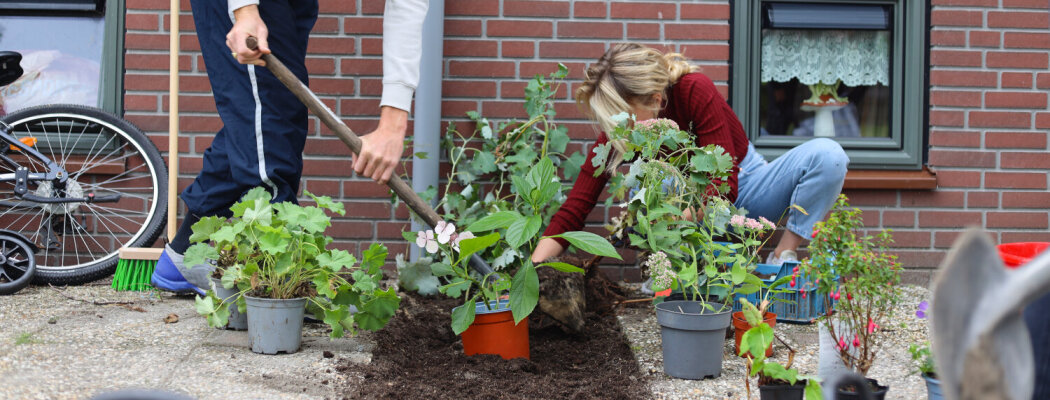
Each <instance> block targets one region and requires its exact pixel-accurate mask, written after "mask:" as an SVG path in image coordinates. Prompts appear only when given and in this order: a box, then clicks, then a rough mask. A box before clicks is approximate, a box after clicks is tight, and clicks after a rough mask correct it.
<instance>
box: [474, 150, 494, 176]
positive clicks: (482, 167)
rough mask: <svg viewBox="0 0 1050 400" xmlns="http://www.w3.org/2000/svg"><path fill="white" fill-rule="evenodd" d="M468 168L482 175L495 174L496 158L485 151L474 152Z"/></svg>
mask: <svg viewBox="0 0 1050 400" xmlns="http://www.w3.org/2000/svg"><path fill="white" fill-rule="evenodd" d="M470 166H471V168H474V169H475V170H477V171H478V172H480V173H483V174H488V173H492V172H496V156H494V155H493V154H492V153H490V152H487V151H479V152H475V153H474V160H473V161H471V162H470Z"/></svg>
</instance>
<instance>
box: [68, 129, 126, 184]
mask: <svg viewBox="0 0 1050 400" xmlns="http://www.w3.org/2000/svg"><path fill="white" fill-rule="evenodd" d="M117 136H119V135H113V136H111V137H110V138H109V140H107V141H106V143H105V144H103V145H102V148H100V149H99V150H98V153H95V154H93V155H91V157H90V158H86V159H85V161H84V164H83V165H90V164H91V162H93V161H95V158H96V157H98V155H99V154H102V152H103V151H104V150H105V149H106V146H109V143H110V142H112V141H113V139H115V138H116V137H117ZM96 142H97V141H96ZM91 150H94V146H92V148H91V149H90V150H88V154H91ZM83 174H84V169H83V168H81V169H80V171H77V174H76V175H74V176H73V179H77V178H80V175H83Z"/></svg>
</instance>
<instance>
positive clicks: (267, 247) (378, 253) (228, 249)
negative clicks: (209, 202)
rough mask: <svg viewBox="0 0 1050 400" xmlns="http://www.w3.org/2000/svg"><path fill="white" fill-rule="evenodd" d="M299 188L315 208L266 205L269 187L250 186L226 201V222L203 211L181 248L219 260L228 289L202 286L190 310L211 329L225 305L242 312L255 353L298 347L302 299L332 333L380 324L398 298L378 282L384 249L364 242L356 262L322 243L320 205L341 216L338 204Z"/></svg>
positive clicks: (197, 259) (191, 259)
mask: <svg viewBox="0 0 1050 400" xmlns="http://www.w3.org/2000/svg"><path fill="white" fill-rule="evenodd" d="M306 194H307V195H308V196H310V197H311V198H313V200H314V202H315V203H316V204H317V206H316V207H315V206H310V207H304V206H299V205H296V204H292V203H288V202H285V203H279V204H271V203H270V201H271V200H272V196H271V195H270V193H269V192H267V191H266V190H265V189H262V188H255V189H252V190H251V191H249V192H248V193H247V194H246V195H245V196H244V197H243V198H242V199H241V201H240V202H238V203H237V204H234V206H233V207H232V208H231V211H232V212H233V217H232V218H230V219H229V220H226V219H224V218H220V217H206V218H202V219H201V221H200V222H197V223H196V224H194V225H193V231H194V239H196V241H197V242H198V243H197V244H194V245H193V246H191V247H190V248H189V249H188V250H187V251H186V263H187V264H189V265H201V264H204V263H205V262H208V260H221V263H220V265H218V266H217V269H219V270H221V276H222V279H221V284H222V287H224V288H226V289H230V290H234V291H235V294H234V295H233V296H222V297H220V296H219V295H217V294H216V291H215V289H210V290H208V292H207V293H206V295H205V297H200V296H198V297H197V299H196V308H197V312H198V313H200V314H201V315H203V316H205V317H207V320H208V324H209V325H211V326H214V327H220V326H223V325H226V323H227V321H228V319H229V316H230V310H231V308H233V307H237V309H239V310H240V311H241V312H246V313H247V316H248V338H249V342H250V344H251V348H252V351H254V352H256V353H264V354H276V353H278V352H282V351H283V352H287V353H294V352H296V351H298V350H299V346H300V344H301V340H302V323H303V316H304V314H305V310H306V307H307V303H309V304H310V305H311V307H312V308H314V309H315V310H316V316H318V317H319V319H322V320H323V321H324V323H326V324H328V326H329V327H331V329H332V332H331V337H333V338H337V337H342V336H343V335H344V334H345V332H346V331H350V333H351V334H353V333H354V332H355V329H356V328H361V329H366V330H378V329H380V328H382V327H383V326H384V325H386V322H387V321H388V320H389V319H390V317H392V316H393V315H394V311H396V310H397V307H398V305H399V303H400V298H399V297H398V296H397V293H396V292H395V290H394V288H388V289H386V290H382V289H381V288H380V280H381V279H382V276H383V275H382V271H381V270H380V268H382V266H383V264H384V262H385V260H386V256H387V251H386V248H385V247H383V246H381V245H372V246H371V247H370V248H369V249H368V250H366V251H364V252H363V259H362V260H361V262H360V264H358V262H357V259H356V258H355V257H354V256H353V255H351V254H350V253H348V252H346V251H345V250H333V249H329V248H328V245H329V244H330V243H331V242H332V238H330V237H328V236H325V234H324V231H325V229H326V228H328V227H329V226H330V225H331V217H330V216H329V215H327V214H326V210H327V211H328V212H333V213H336V214H340V215H342V214H343V213H344V210H343V205H342V203H336V202H333V201H332V199H331V198H329V197H327V196H321V197H318V196H314V195H313V194H310V193H309V192H307V193H306Z"/></svg>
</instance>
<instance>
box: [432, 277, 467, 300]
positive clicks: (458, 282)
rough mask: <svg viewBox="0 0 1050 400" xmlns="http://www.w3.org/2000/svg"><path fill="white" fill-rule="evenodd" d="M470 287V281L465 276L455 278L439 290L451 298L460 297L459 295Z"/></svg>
mask: <svg viewBox="0 0 1050 400" xmlns="http://www.w3.org/2000/svg"><path fill="white" fill-rule="evenodd" d="M469 288H470V281H468V280H464V279H463V278H455V279H453V280H452V283H449V284H447V285H445V286H442V287H440V288H438V291H440V292H441V293H444V294H445V295H446V296H448V297H451V298H458V297H459V295H461V294H463V292H464V291H465V290H467V289H469Z"/></svg>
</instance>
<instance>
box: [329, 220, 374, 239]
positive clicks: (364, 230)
mask: <svg viewBox="0 0 1050 400" xmlns="http://www.w3.org/2000/svg"><path fill="white" fill-rule="evenodd" d="M373 232H374V229H373V226H372V223H371V222H360V221H343V220H332V226H330V227H328V230H327V231H325V234H328V235H331V236H332V237H337V238H342V239H372V238H373Z"/></svg>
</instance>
